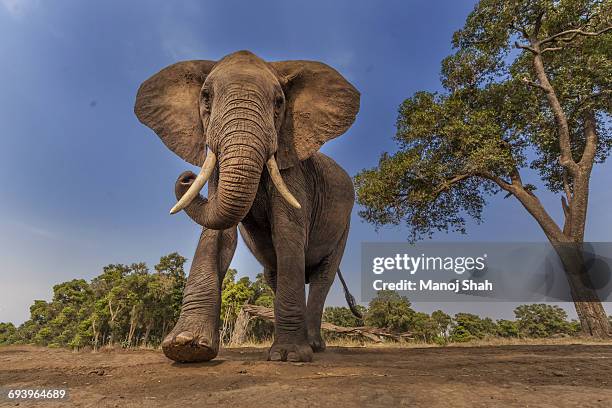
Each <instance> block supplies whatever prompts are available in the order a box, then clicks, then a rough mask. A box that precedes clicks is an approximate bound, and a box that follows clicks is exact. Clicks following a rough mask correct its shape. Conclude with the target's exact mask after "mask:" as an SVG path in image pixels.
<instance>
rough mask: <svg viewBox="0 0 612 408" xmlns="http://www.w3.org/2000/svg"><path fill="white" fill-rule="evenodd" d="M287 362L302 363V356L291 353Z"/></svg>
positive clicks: (288, 354)
mask: <svg viewBox="0 0 612 408" xmlns="http://www.w3.org/2000/svg"><path fill="white" fill-rule="evenodd" d="M287 361H300V356H299V355H298V353H295V352H293V351H292V352H290V353H287Z"/></svg>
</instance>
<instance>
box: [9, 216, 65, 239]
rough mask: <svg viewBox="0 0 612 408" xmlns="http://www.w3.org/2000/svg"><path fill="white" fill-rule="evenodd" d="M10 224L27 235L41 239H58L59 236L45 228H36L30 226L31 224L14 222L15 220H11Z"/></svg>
mask: <svg viewBox="0 0 612 408" xmlns="http://www.w3.org/2000/svg"><path fill="white" fill-rule="evenodd" d="M12 224H13V225H14V226H15V227H17V228H19V229H21V230H23V231H26V232H27V233H29V234H31V235H36V236H38V237H41V238H46V239H58V238H59V236H58V235H57V234H56V233H55V232H53V231H50V230H48V229H46V228H42V227H39V226H36V225H32V224H28V223H25V222H22V221H16V220H13V221H12Z"/></svg>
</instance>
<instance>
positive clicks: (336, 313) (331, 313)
mask: <svg viewBox="0 0 612 408" xmlns="http://www.w3.org/2000/svg"><path fill="white" fill-rule="evenodd" d="M357 308H358V309H359V311H360V312H361V314H362V315H364V314H365V313H366V310H367V309H366V308H365V307H363V306H361V305H357ZM323 321H325V322H328V323H331V324H335V325H336V326H343V327H360V326H363V325H364V321H363V319H360V318H358V317H356V316H355V315H353V312H351V309H349V308H348V307H345V306H327V307H326V308H325V310H324V311H323Z"/></svg>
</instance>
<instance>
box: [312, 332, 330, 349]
mask: <svg viewBox="0 0 612 408" xmlns="http://www.w3.org/2000/svg"><path fill="white" fill-rule="evenodd" d="M308 344H310V348H312V351H314V352H315V353H320V352H323V351H325V348H326V347H327V345H326V344H325V340H323V338H322V337H321V334H320V333H319V334H315V335H312V336H311V335H309V336H308Z"/></svg>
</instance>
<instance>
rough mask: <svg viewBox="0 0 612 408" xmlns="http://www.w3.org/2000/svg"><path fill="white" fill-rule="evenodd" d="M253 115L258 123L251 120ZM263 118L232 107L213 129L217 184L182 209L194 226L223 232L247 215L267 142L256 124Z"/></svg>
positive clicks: (263, 132)
mask: <svg viewBox="0 0 612 408" xmlns="http://www.w3.org/2000/svg"><path fill="white" fill-rule="evenodd" d="M241 103H242V104H244V101H242V102H241ZM255 114H257V115H256V116H258V117H259V121H255V120H254V118H253V116H255ZM246 115H248V116H246ZM263 118H264V117H263V116H262V115H260V114H258V112H257V111H256V110H255V109H253V108H252V107H244V106H243V107H236V106H234V107H233V108H231V109H228V114H227V115H224V117H223V118H222V120H220V121H219V124H218V125H217V126H214V127H215V128H218V129H219V131H220V132H221V133H220V135H221V137H220V138H219V144H218V148H217V149H216V150H218V152H219V155H218V156H219V157H218V165H219V167H218V169H219V179H218V184H217V186H216V189H215V191H214V192H212V193H211V194H209V199H208V200H206V199H203V198H201V197H199V196H198V197H196V199H194V200H193V201H192V202H191V204H190V205H188V206H187V207H186V208H185V211H186V212H187V214H188V215H189V216H190V217H191V218H192V219H193V220H194V221H195V222H197V223H198V224H200V225H202V226H204V227H206V228H210V229H216V230H220V229H226V228H230V227H233V226H236V225H238V223H240V221H242V219H243V218H244V217H245V216H246V215H247V213H248V212H249V210H250V208H251V205H252V204H253V201H254V199H255V195H256V194H257V188H258V186H259V180H260V178H261V174H262V171H263V167H264V165H265V163H266V158H267V157H266V156H267V154H268V150H269V148H268V146H267V145H266V142H265V141H266V140H269V139H270V136H269V134H267V132H269V130H268V131H266V130H265V129H267V128H269V127H268V126H265V125H261V124H260V121H261V120H263ZM264 124H265V122H264Z"/></svg>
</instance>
